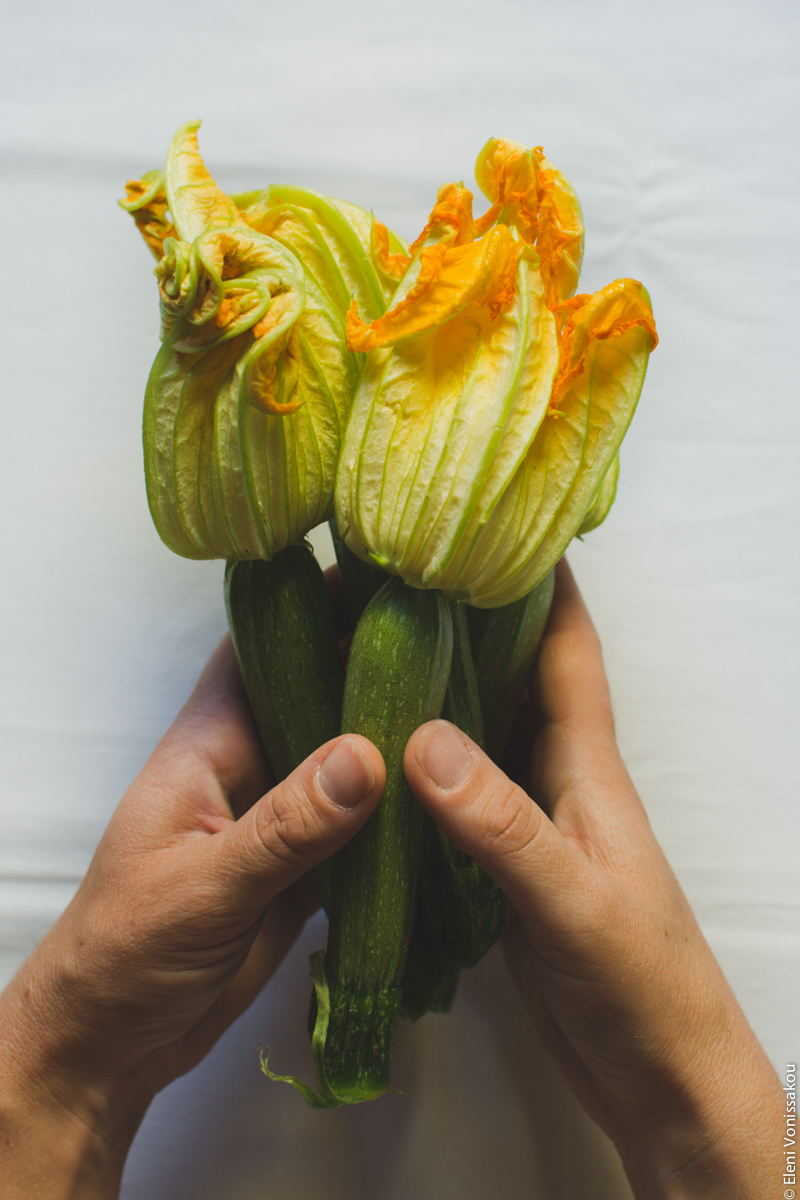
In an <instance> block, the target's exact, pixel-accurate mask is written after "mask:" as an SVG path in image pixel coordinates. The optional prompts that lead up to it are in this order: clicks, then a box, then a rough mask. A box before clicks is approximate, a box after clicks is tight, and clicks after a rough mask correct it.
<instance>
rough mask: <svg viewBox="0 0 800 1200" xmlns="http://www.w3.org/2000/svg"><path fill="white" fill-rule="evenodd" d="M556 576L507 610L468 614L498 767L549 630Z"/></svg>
mask: <svg viewBox="0 0 800 1200" xmlns="http://www.w3.org/2000/svg"><path fill="white" fill-rule="evenodd" d="M554 582H555V573H554V571H551V572H550V573H549V574H548V575H546V576H545V577H544V579H543V580H542V582H541V583H540V584H538V585H537V586H536V587H535V588H534V589H533V591H532V592H529V593H528V595H527V596H523V597H522V598H521V599H520V600H515V601H514V603H513V604H507V605H506V606H505V607H503V608H472V607H469V608H468V610H467V617H468V623H469V634H470V642H471V644H472V658H473V661H474V663H475V676H476V679H477V684H478V694H479V696H480V703H481V711H482V713H483V724H484V731H485V735H486V746H485V749H486V753H487V754H488V755H489V757H490V758H491V759H492V760H493V761H494V762H496V763H499V762H500V761H501V759H502V757H503V754H504V752H505V748H506V745H507V743H508V738H509V736H510V734H511V729H512V726H513V724H514V718H515V716H516V712H517V709H518V708H519V703H520V700H521V699H522V695H523V692H524V691H525V685H526V684H527V682H528V678H529V676H530V673H531V669H532V667H533V662H534V659H535V658H536V652H537V650H538V649H539V643H540V642H541V640H542V636H543V634H544V631H545V627H546V625H547V618H548V616H549V614H550V605H551V603H552V599H553V586H554Z"/></svg>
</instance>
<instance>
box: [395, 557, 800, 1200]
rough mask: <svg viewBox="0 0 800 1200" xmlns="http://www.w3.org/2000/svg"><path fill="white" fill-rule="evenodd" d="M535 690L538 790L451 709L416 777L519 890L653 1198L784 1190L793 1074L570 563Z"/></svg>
mask: <svg viewBox="0 0 800 1200" xmlns="http://www.w3.org/2000/svg"><path fill="white" fill-rule="evenodd" d="M531 691H532V698H533V705H532V710H533V712H532V716H533V724H532V725H531V727H530V729H529V743H533V753H532V756H531V763H530V792H531V795H530V796H529V795H528V794H527V793H526V792H524V791H523V790H522V789H521V788H519V787H517V786H515V785H514V784H512V783H511V782H510V780H509V779H508V778H507V777H506V776H505V775H504V774H503V773H502V771H500V770H499V768H498V767H496V766H495V765H494V764H493V763H492V762H491V761H490V760H489V759H488V758H487V757H486V755H484V754H483V753H482V752H481V751H480V750H479V749H478V747H477V746H475V744H474V743H472V742H471V741H470V740H469V739H468V738H467V737H466V735H464V734H463V733H461V732H460V731H458V730H456V729H455V728H454V727H453V726H451V725H449V724H448V723H447V722H444V721H435V722H431V723H429V724H428V725H425V726H423V727H422V728H421V729H420V730H418V731H417V732H416V733H415V734H414V736H413V737H412V738H411V740H410V741H409V744H408V747H407V750H406V757H405V769H406V775H407V777H408V780H409V783H410V784H411V786H412V788H413V789H414V791H415V793H416V794H417V796H418V797H419V799H420V800H421V801H422V803H423V804H424V805H425V807H426V808H427V809H428V811H429V812H430V813H431V815H432V816H433V817H434V819H435V820H436V821H437V822H438V824H439V825H441V826H442V828H443V829H444V830H445V832H446V833H447V834H448V835H449V836H450V837H451V838H452V840H453V841H454V842H455V843H456V844H457V845H458V846H460V847H461V849H463V850H465V851H466V852H467V853H469V854H471V855H473V857H474V858H475V859H476V860H477V861H478V863H480V865H481V866H482V867H483V868H484V869H485V870H486V871H488V872H489V873H490V874H491V875H492V876H493V877H494V879H495V880H496V881H497V882H498V883H499V884H500V886H501V887H502V888H503V890H504V891H505V892H506V894H507V895H508V897H509V900H510V902H511V905H512V906H513V910H514V911H513V913H512V914H511V918H510V920H509V924H508V927H507V930H506V934H505V936H504V949H505V955H506V960H507V963H508V966H509V969H510V971H511V974H512V976H513V978H514V980H515V982H516V984H517V986H518V988H519V990H520V993H521V995H522V998H523V1000H524V1002H525V1004H526V1006H527V1008H528V1010H529V1012H530V1014H531V1017H532V1018H533V1021H534V1023H535V1025H536V1027H537V1029H538V1031H539V1034H540V1036H541V1037H542V1039H543V1041H544V1043H545V1044H546V1046H547V1047H548V1049H549V1050H550V1052H551V1053H552V1055H553V1056H554V1058H555V1059H556V1061H557V1063H558V1064H559V1066H560V1067H561V1069H562V1071H563V1073H564V1075H565V1076H566V1078H567V1080H568V1082H569V1083H570V1085H571V1086H572V1088H573V1090H574V1091H575V1093H576V1095H577V1096H578V1099H579V1100H580V1101H581V1103H582V1104H583V1106H584V1108H585V1109H586V1110H587V1112H588V1113H589V1115H590V1116H592V1117H593V1118H594V1120H596V1121H597V1122H598V1123H599V1124H600V1125H601V1126H602V1127H603V1129H604V1130H605V1131H606V1132H607V1133H608V1134H609V1136H610V1137H611V1138H612V1139H613V1140H614V1142H615V1143H616V1145H617V1148H618V1150H619V1152H620V1154H621V1157H622V1159H623V1163H624V1165H625V1168H626V1171H627V1173H628V1177H629V1179H630V1180H631V1183H632V1186H633V1188H634V1191H635V1194H636V1195H637V1197H641V1198H645V1197H646V1198H648V1200H650V1198H651V1197H652V1198H655V1197H670V1198H671V1197H701V1196H702V1197H703V1198H704V1200H710V1198H712V1197H723V1196H724V1197H725V1198H726V1200H733V1198H737V1200H738V1198H742V1200H744V1198H748V1200H750V1198H752V1200H757V1198H761V1197H765V1196H767V1195H771V1194H772V1191H771V1189H772V1188H773V1187H774V1186H775V1183H776V1180H779V1179H780V1174H781V1166H782V1161H783V1160H782V1159H781V1157H780V1151H781V1148H782V1142H781V1112H782V1108H783V1093H782V1091H781V1088H780V1082H779V1080H778V1078H777V1075H776V1074H775V1072H774V1071H773V1069H772V1067H771V1065H770V1063H769V1061H768V1059H767V1057H766V1055H765V1054H764V1052H763V1050H762V1049H761V1047H760V1046H759V1044H758V1042H757V1041H756V1038H755V1036H754V1034H753V1032H752V1030H751V1029H750V1027H749V1026H748V1024H747V1021H746V1020H745V1017H744V1015H743V1014H742V1012H741V1009H740V1008H739V1005H738V1004H737V1002H736V1000H735V997H734V996H733V993H732V992H731V990H730V987H729V986H728V984H727V982H726V981H725V978H724V976H723V975H722V972H721V970H720V968H719V966H718V964H717V963H716V961H715V959H714V956H713V954H712V953H711V950H710V948H709V946H708V945H707V943H706V941H705V939H704V938H703V935H702V933H701V931H700V929H699V927H698V925H697V922H696V921H695V919H694V917H693V915H692V913H691V911H690V909H689V906H688V904H687V901H686V899H685V897H684V895H683V893H682V891H681V889H680V886H679V884H678V882H677V880H676V879H675V876H674V875H673V873H672V871H671V870H670V868H669V865H668V864H667V861H666V859H665V858H664V855H663V853H662V851H661V849H660V847H659V846H658V843H657V842H656V840H655V837H654V835H653V832H652V830H651V828H650V825H649V823H648V820H647V816H646V814H645V811H644V808H643V806H642V804H641V801H640V800H639V797H638V796H637V794H636V791H635V789H634V787H633V784H632V782H631V780H630V777H629V775H628V773H627V771H626V769H625V766H624V764H623V762H622V760H621V758H620V754H619V750H618V748H617V744H616V739H615V736H614V725H613V718H612V714H611V704H610V699H609V694H608V685H607V683H606V677H605V673H604V670H603V663H602V657H601V653H600V645H599V642H598V639H597V635H596V633H595V631H594V628H593V626H592V623H591V620H590V618H589V615H588V613H587V611H586V608H585V606H584V604H583V601H582V599H581V597H580V594H579V592H578V590H577V587H576V585H575V582H574V580H573V578H572V575H571V573H570V571H569V568H568V567H567V565H566V563H561V564H560V565H559V568H558V574H557V584H556V593H555V599H554V604H553V611H552V613H551V618H550V621H549V624H548V629H547V633H546V636H545V638H544V641H543V643H542V647H541V651H540V654H539V658H538V661H537V666H536V670H535V674H534V679H533V681H532V689H531ZM534 739H535V740H534ZM531 796H532V797H533V799H531Z"/></svg>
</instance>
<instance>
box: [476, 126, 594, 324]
mask: <svg viewBox="0 0 800 1200" xmlns="http://www.w3.org/2000/svg"><path fill="white" fill-rule="evenodd" d="M475 178H476V179H477V180H478V183H479V185H480V187H481V190H482V191H483V192H484V194H485V195H486V196H488V198H489V199H490V200H492V201H493V202H494V206H495V208H499V209H501V210H504V211H505V212H507V214H508V218H509V220H510V221H511V222H512V223H513V224H514V225H516V227H517V229H518V230H519V231H520V234H521V235H522V237H523V238H524V239H525V241H526V242H528V243H529V244H530V245H532V246H535V247H536V250H537V253H538V255H539V258H540V261H541V272H542V280H543V282H544V287H545V296H546V297H547V304H548V307H549V308H553V307H554V306H555V305H556V304H558V303H559V302H560V301H562V300H565V299H567V297H569V296H571V295H572V293H573V292H574V291H575V288H576V287H577V284H578V276H579V275H580V270H581V261H582V258H583V219H582V217H581V208H580V204H579V202H578V197H577V195H576V194H575V190H574V188H573V187H572V184H571V183H570V182H569V180H568V179H567V178H566V176H564V175H562V173H561V172H560V171H559V170H558V169H557V168H556V167H554V166H553V164H552V163H551V162H550V161H549V160H548V159H547V158H545V155H544V151H543V150H542V148H541V146H535V147H533V148H532V149H528V148H527V147H526V146H521V145H520V144H519V143H518V142H509V141H501V140H500V139H498V138H491V139H490V140H489V141H488V142H487V143H486V145H485V146H484V148H483V150H482V151H481V153H480V154H479V155H478V161H477V163H476V164H475Z"/></svg>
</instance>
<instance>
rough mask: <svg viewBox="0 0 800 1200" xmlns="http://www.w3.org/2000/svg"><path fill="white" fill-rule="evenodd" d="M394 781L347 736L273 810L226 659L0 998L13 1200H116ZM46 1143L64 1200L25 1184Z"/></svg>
mask: <svg viewBox="0 0 800 1200" xmlns="http://www.w3.org/2000/svg"><path fill="white" fill-rule="evenodd" d="M384 781H385V771H384V766H383V760H382V759H381V756H380V754H379V753H378V751H377V750H376V749H375V747H374V746H373V745H372V743H371V742H369V741H367V739H366V738H362V737H359V736H357V735H355V734H348V735H347V736H343V737H338V738H334V739H333V740H332V741H330V742H327V743H326V744H325V745H324V746H322V747H320V749H319V750H317V751H315V753H314V754H312V755H311V756H310V757H309V758H308V759H307V760H306V761H305V762H304V763H303V764H302V765H301V766H300V767H298V769H297V770H296V771H294V772H293V773H292V774H291V775H290V776H289V777H288V778H287V779H286V780H285V781H284V782H283V783H281V784H279V785H278V786H277V787H275V788H273V789H272V790H271V791H268V792H267V791H266V789H267V787H268V786H269V782H270V781H269V776H268V768H267V765H266V761H265V759H264V755H263V752H262V750H261V746H260V743H259V739H258V736H257V733H256V730H255V727H254V725H253V719H252V716H251V714H250V710H249V707H248V705H247V700H246V697H245V695H244V691H243V687H242V683H241V677H240V675H239V670H238V667H237V664H236V660H235V657H234V653H233V649H232V646H231V643H230V639H229V638H226V639H225V640H224V641H223V642H222V643H221V644H220V646H219V647H218V648H217V650H216V652H215V653H214V655H213V657H212V658H211V661H210V662H209V664H208V666H207V667H206V670H205V671H204V673H203V675H202V677H201V679H200V681H199V683H198V685H197V687H196V688H195V691H194V693H193V695H192V697H191V699H190V700H189V702H188V703H187V705H186V706H185V708H184V709H183V710H182V712H181V713H180V715H179V716H178V718H177V720H176V721H175V723H174V724H173V726H172V727H171V729H170V730H169V731H168V732H167V734H166V735H165V737H164V738H163V739H162V741H161V742H160V743H159V745H158V747H157V748H156V750H155V752H154V753H153V755H152V757H151V758H150V760H149V762H148V763H147V764H146V766H145V767H144V769H143V770H142V772H141V774H140V775H139V776H138V777H137V779H136V780H135V782H134V783H133V785H132V786H131V788H130V789H129V791H128V792H127V793H126V795H125V796H124V798H123V799H122V801H121V803H120V805H119V807H118V808H117V810H116V812H115V814H114V816H113V818H112V820H111V823H110V824H109V826H108V829H107V830H106V832H105V834H104V836H103V839H102V841H101V842H100V845H99V847H98V849H97V852H96V854H95V856H94V859H93V860H92V863H91V866H90V868H89V871H88V873H87V875H86V878H85V879H84V881H83V883H82V884H81V886H80V888H79V889H78V892H77V893H76V895H75V898H74V900H73V901H72V903H71V904H70V906H69V908H68V909H67V910H66V912H65V913H64V915H63V916H62V917H61V919H60V920H59V921H58V922H57V924H56V925H55V926H54V927H53V929H52V930H51V931H50V933H49V934H48V935H47V937H46V938H45V939H44V941H43V942H42V943H41V944H40V945H39V947H38V948H37V949H36V951H35V952H34V954H33V955H32V956H31V958H30V959H28V961H27V962H26V963H25V965H24V966H23V968H22V970H21V971H20V973H19V974H18V976H17V977H16V978H15V979H14V981H13V982H12V983H11V985H10V986H9V988H8V989H7V990H6V992H5V993H4V995H3V996H2V998H0V1038H2V1043H3V1045H2V1054H0V1091H2V1093H3V1095H4V1099H3V1101H2V1102H0V1131H2V1133H3V1135H4V1138H5V1142H4V1149H3V1148H2V1147H0V1158H1V1157H2V1156H3V1153H5V1154H6V1155H8V1154H9V1152H10V1153H11V1172H10V1174H9V1173H7V1174H6V1178H10V1179H12V1180H14V1181H17V1182H16V1187H17V1190H16V1191H14V1190H12V1192H11V1195H12V1196H14V1197H16V1196H17V1195H19V1196H22V1195H30V1194H35V1195H37V1196H38V1195H42V1196H48V1197H50V1196H53V1197H56V1196H62V1195H63V1196H70V1195H73V1194H75V1195H81V1196H82V1197H83V1196H86V1197H89V1196H92V1197H95V1196H98V1197H99V1196H106V1195H108V1196H110V1195H114V1194H115V1188H116V1186H117V1184H118V1179H119V1173H120V1172H121V1167H122V1162H123V1161H124V1153H125V1150H126V1149H127V1144H128V1143H129V1141H130V1139H131V1137H132V1134H133V1132H134V1131H135V1129H136V1127H137V1125H138V1123H139V1121H140V1119H141V1116H142V1115H143V1113H144V1111H145V1109H146V1107H147V1105H148V1103H149V1101H150V1100H151V1099H152V1097H153V1095H154V1094H155V1093H156V1092H157V1091H158V1090H160V1089H161V1088H162V1087H164V1086H165V1085H166V1084H167V1083H169V1082H170V1081H171V1080H172V1079H174V1078H176V1077H177V1076H178V1075H181V1074H183V1073H184V1072H185V1071H188V1070H189V1069H190V1068H191V1067H193V1066H194V1065H195V1064H196V1063H198V1062H199V1061H200V1059H201V1058H202V1057H203V1056H204V1055H205V1054H206V1053H207V1052H208V1050H209V1049H210V1048H211V1046H212V1045H213V1044H214V1042H215V1041H216V1040H217V1038H219V1036H220V1034H221V1033H222V1032H223V1031H224V1030H225V1029H226V1028H227V1027H228V1026H229V1025H230V1024H231V1022H232V1021H234V1020H235V1019H236V1017H237V1016H239V1014H240V1013H242V1012H243V1011H244V1010H245V1009H246V1008H247V1007H248V1005H249V1004H250V1003H251V1001H252V1000H253V999H254V998H255V996H256V995H257V994H258V992H259V991H260V990H261V988H262V987H263V985H264V984H265V982H266V981H267V980H268V979H269V977H270V975H271V974H272V973H273V971H274V970H275V969H276V967H277V966H278V964H279V963H280V961H281V959H282V958H283V957H284V955H285V954H286V952H287V950H288V949H289V948H290V946H291V945H292V943H293V942H294V940H295V939H296V937H297V935H298V933H299V932H300V930H301V929H302V926H303V923H304V921H305V920H306V918H307V917H308V916H309V915H310V913H311V912H313V911H314V909H315V908H316V907H317V902H316V899H315V897H314V893H313V889H311V887H310V885H309V884H308V882H307V881H303V883H300V884H298V885H297V886H296V887H291V886H290V885H293V884H296V882H297V881H298V880H300V878H301V876H303V875H305V874H306V872H307V871H309V870H310V869H311V868H312V867H313V866H315V865H316V864H317V863H319V862H321V861H322V860H323V859H325V858H327V857H328V856H329V855H331V854H333V853H334V852H335V851H336V850H338V849H339V847H340V846H342V845H343V844H344V843H345V842H346V841H348V840H349V839H350V838H351V837H352V836H353V834H354V833H355V832H356V831H357V830H358V829H359V828H360V827H361V826H362V825H363V823H364V822H365V821H366V819H367V817H368V816H369V815H370V813H371V812H372V811H373V809H374V808H375V807H376V805H377V803H378V799H379V797H380V795H381V793H382V791H383V786H384ZM265 792H266V794H264V793H265ZM259 797H260V799H259ZM287 889H289V890H287ZM43 1123H44V1124H43ZM44 1126H46V1128H47V1132H46V1133H45V1128H44ZM37 1128H40V1129H41V1130H42V1137H43V1139H44V1141H46V1142H47V1143H48V1145H49V1146H50V1147H51V1148H52V1149H53V1152H54V1153H60V1154H61V1157H62V1160H63V1161H62V1167H61V1168H59V1170H60V1173H61V1175H62V1177H63V1178H62V1184H61V1186H59V1187H56V1186H55V1185H53V1184H52V1180H53V1179H54V1178H55V1177H56V1176H55V1175H53V1172H52V1171H51V1172H50V1174H46V1173H45V1172H44V1170H42V1172H41V1173H39V1174H37V1175H35V1176H30V1177H28V1175H27V1174H26V1175H24V1180H23V1174H24V1172H23V1174H20V1172H21V1171H23V1168H22V1167H21V1166H20V1161H21V1160H20V1158H19V1155H20V1154H21V1153H22V1148H23V1146H24V1143H29V1144H30V1145H31V1149H33V1148H34V1144H35V1143H36V1142H37V1138H36V1129H37ZM71 1129H72V1131H73V1134H74V1136H73V1137H72V1138H70V1130H71ZM76 1141H77V1142H79V1143H81V1146H82V1149H81V1150H80V1153H78V1152H77V1150H76V1146H75V1145H74V1144H73V1143H75V1142H76ZM2 1142H3V1138H0V1143H2ZM59 1146H61V1150H59ZM15 1152H16V1153H17V1157H16V1158H15V1157H14V1155H15ZM76 1154H77V1158H80V1160H81V1163H80V1164H78V1163H77V1161H76ZM87 1155H88V1156H89V1158H93V1159H94V1167H92V1166H91V1165H90V1166H87V1165H86V1159H87ZM45 1157H46V1155H45ZM101 1160H102V1162H101ZM26 1169H27V1168H26ZM78 1170H80V1171H81V1172H83V1174H81V1175H80V1179H81V1180H83V1182H82V1183H81V1184H80V1185H78V1184H75V1185H74V1186H75V1190H74V1192H73V1190H70V1188H71V1187H72V1186H73V1184H72V1183H69V1181H68V1177H69V1179H72V1175H73V1174H75V1172H76V1171H78ZM58 1173H59V1171H56V1175H57V1174H58ZM101 1177H102V1182H101ZM75 1178H76V1179H77V1178H78V1176H77V1175H76V1176H75ZM115 1180H116V1182H115ZM73 1183H74V1181H73ZM13 1186H14V1185H13V1184H12V1188H13ZM36 1187H38V1188H39V1189H40V1190H35V1188H36ZM81 1189H82V1190H81Z"/></svg>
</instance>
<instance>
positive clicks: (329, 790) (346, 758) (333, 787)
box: [317, 741, 375, 808]
mask: <svg viewBox="0 0 800 1200" xmlns="http://www.w3.org/2000/svg"><path fill="white" fill-rule="evenodd" d="M317 778H318V779H319V786H320V787H321V788H322V791H323V792H324V793H325V795H326V796H327V797H328V799H329V800H330V801H331V802H332V803H333V804H337V805H338V806H339V808H355V806H356V805H357V804H360V803H361V801H362V800H366V798H367V796H368V795H369V794H370V792H371V791H372V789H373V787H374V785H375V776H374V775H373V774H372V771H371V770H370V765H369V763H368V762H367V760H366V758H364V755H363V754H362V753H361V751H360V750H359V748H358V746H357V745H356V743H355V742H351V741H347V742H340V743H339V745H338V746H336V747H335V749H333V750H332V751H331V752H330V754H329V755H328V757H327V758H326V759H325V762H324V763H323V764H322V766H321V767H320V769H319V773H318V775H317Z"/></svg>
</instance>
